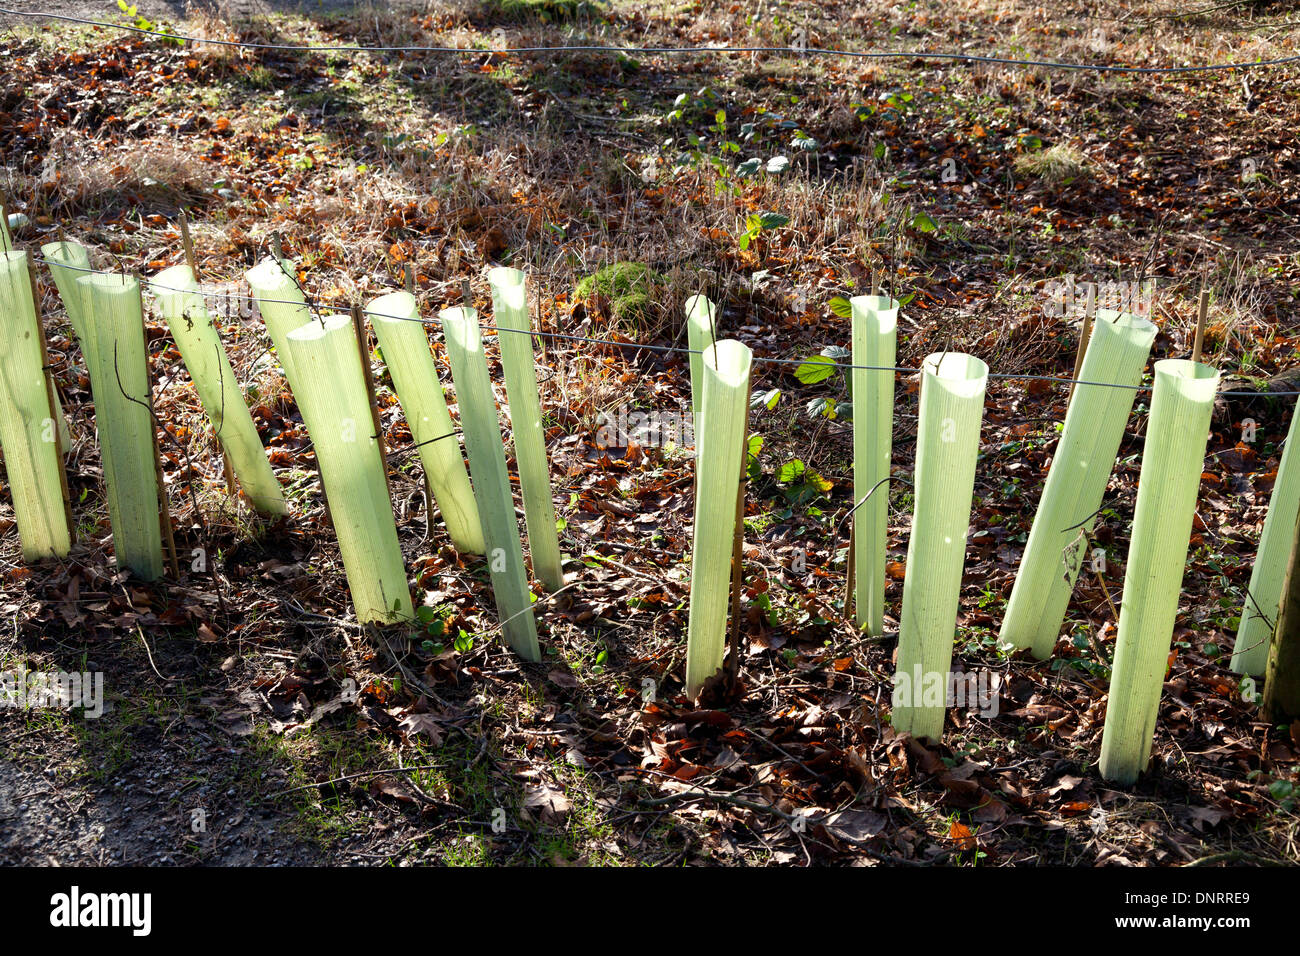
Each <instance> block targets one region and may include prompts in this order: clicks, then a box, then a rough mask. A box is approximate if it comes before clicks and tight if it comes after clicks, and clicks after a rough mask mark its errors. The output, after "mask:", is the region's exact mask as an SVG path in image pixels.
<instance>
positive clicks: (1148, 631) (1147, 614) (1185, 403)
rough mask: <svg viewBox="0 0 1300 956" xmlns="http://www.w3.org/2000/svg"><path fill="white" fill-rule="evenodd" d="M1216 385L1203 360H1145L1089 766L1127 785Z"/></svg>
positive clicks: (1159, 658) (1143, 727) (1142, 746)
mask: <svg viewBox="0 0 1300 956" xmlns="http://www.w3.org/2000/svg"><path fill="white" fill-rule="evenodd" d="M1218 387H1219V373H1218V372H1217V371H1216V370H1215V369H1213V368H1211V367H1209V366H1208V365H1201V364H1199V363H1197V362H1190V361H1187V360H1186V359H1164V360H1163V361H1160V362H1157V363H1156V364H1155V393H1154V395H1153V396H1152V398H1151V415H1150V417H1149V418H1148V421H1147V440H1146V447H1145V448H1144V449H1143V451H1142V471H1141V474H1140V475H1139V477H1138V493H1137V505H1136V509H1135V511H1134V514H1133V536H1132V540H1131V541H1130V543H1129V550H1128V561H1127V564H1126V565H1125V572H1124V597H1123V604H1122V605H1121V607H1120V614H1119V634H1118V637H1117V638H1116V644H1115V661H1114V664H1113V670H1112V672H1111V678H1110V696H1109V700H1108V703H1107V705H1106V724H1105V728H1104V729H1103V731H1102V737H1101V761H1100V764H1099V769H1100V770H1101V775H1102V776H1103V777H1104V778H1105V779H1107V780H1109V781H1111V782H1113V783H1121V784H1130V783H1133V782H1134V781H1135V780H1137V777H1138V774H1139V773H1140V772H1141V771H1142V770H1143V769H1144V768H1145V767H1146V765H1147V761H1148V759H1149V758H1150V756H1151V738H1152V734H1153V733H1154V731H1155V726H1156V716H1157V714H1158V713H1159V710H1160V691H1161V688H1162V687H1163V686H1164V679H1165V669H1166V668H1167V667H1168V660H1169V648H1170V646H1171V643H1172V641H1173V633H1174V619H1175V617H1176V616H1177V614H1178V596H1179V594H1180V592H1181V590H1182V581H1183V569H1184V565H1185V564H1186V561H1187V549H1188V544H1189V542H1190V540H1191V533H1192V518H1193V516H1194V514H1195V511H1196V494H1197V491H1198V490H1199V489H1200V484H1201V469H1202V467H1203V463H1204V459H1205V446H1206V443H1207V441H1208V440H1209V431H1210V415H1211V413H1212V412H1213V410H1214V395H1215V392H1216V391H1217V390H1218Z"/></svg>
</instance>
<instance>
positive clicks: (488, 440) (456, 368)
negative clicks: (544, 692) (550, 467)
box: [438, 307, 542, 661]
mask: <svg viewBox="0 0 1300 956" xmlns="http://www.w3.org/2000/svg"><path fill="white" fill-rule="evenodd" d="M438 318H439V320H441V322H442V327H443V332H444V334H445V335H446V340H447V356H448V358H450V359H451V377H452V381H453V382H454V383H455V385H456V399H457V403H458V404H459V405H460V423H461V428H462V430H463V431H464V433H465V451H466V452H467V453H468V454H469V471H470V475H471V476H472V477H473V479H474V491H475V494H476V496H477V498H478V501H479V518H480V519H481V520H482V522H483V538H484V541H485V542H486V543H487V563H488V574H489V575H490V576H491V578H492V594H493V596H494V597H495V598H496V602H497V614H498V616H499V617H500V619H501V629H502V631H503V632H504V633H505V637H506V642H507V643H509V645H510V646H511V647H513V648H514V650H515V653H516V654H518V655H519V656H520V657H523V658H524V659H526V660H530V661H539V660H541V659H542V654H541V649H540V648H539V647H538V645H537V621H536V619H535V618H534V617H533V606H532V601H533V596H532V593H531V592H530V591H529V590H528V577H527V575H526V574H525V572H524V553H523V547H522V545H521V544H520V542H519V522H518V521H516V520H515V503H514V498H513V496H512V495H511V494H510V477H509V475H508V474H507V473H506V453H505V444H504V442H503V441H502V439H501V428H500V425H499V424H498V422H497V405H496V399H495V398H494V397H493V395H492V380H491V378H490V377H489V376H488V367H487V356H486V355H485V354H484V352H483V337H482V334H481V333H480V331H479V325H478V313H477V312H476V311H475V310H474V309H470V308H466V307H458V308H452V309H443V310H442V311H441V312H439V313H438Z"/></svg>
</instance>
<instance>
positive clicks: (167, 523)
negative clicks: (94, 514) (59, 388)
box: [136, 278, 181, 580]
mask: <svg viewBox="0 0 1300 956" xmlns="http://www.w3.org/2000/svg"><path fill="white" fill-rule="evenodd" d="M143 289H144V280H142V279H139V278H137V279H136V293H137V294H138V295H139V296H140V333H141V334H142V335H143V336H144V376H145V381H146V382H147V383H148V385H149V389H148V392H147V393H146V395H145V398H146V399H147V401H148V405H149V426H150V428H149V432H150V434H152V435H153V473H154V478H155V479H156V480H157V482H158V526H159V527H160V528H161V529H162V536H163V540H164V541H165V542H166V543H167V558H168V562H169V563H170V565H171V569H172V578H173V579H174V580H175V579H179V578H180V576H181V568H180V563H179V562H178V561H177V559H176V537H175V536H174V535H173V534H172V511H171V504H170V503H169V502H168V500H167V485H166V484H165V483H164V482H163V467H162V447H161V446H160V445H159V442H158V416H157V415H156V414H155V413H154V407H153V386H154V380H153V368H152V367H151V366H150V364H149V323H148V322H147V321H146V320H145V311H144V292H143Z"/></svg>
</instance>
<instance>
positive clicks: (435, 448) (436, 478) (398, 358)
mask: <svg viewBox="0 0 1300 956" xmlns="http://www.w3.org/2000/svg"><path fill="white" fill-rule="evenodd" d="M367 313H368V314H369V316H370V322H371V324H372V325H373V326H374V328H375V335H376V336H378V338H379V348H380V350H381V351H382V352H383V354H384V363H385V364H386V365H387V366H388V370H389V371H390V372H391V373H392V376H393V388H394V389H395V390H396V392H397V398H398V401H400V402H401V403H402V411H403V412H404V413H405V414H406V421H407V424H408V425H410V427H411V439H412V440H413V441H414V443H415V445H416V447H417V448H418V449H419V453H420V462H421V463H422V464H423V465H424V474H425V475H426V476H427V477H428V479H429V489H430V490H431V491H432V493H433V497H434V500H435V501H436V502H437V503H438V510H439V511H440V512H442V520H443V524H445V525H446V526H447V533H448V534H450V535H451V540H452V543H453V544H454V545H455V546H456V550H457V551H464V552H467V553H470V554H482V553H483V551H484V548H485V547H486V546H485V545H484V543H483V526H482V524H481V522H480V520H479V514H478V502H477V501H475V499H474V490H473V489H472V488H471V487H470V483H469V472H467V471H466V470H465V459H464V458H463V457H461V453H460V441H459V440H458V435H457V432H456V428H455V426H454V425H452V423H451V415H450V414H449V413H448V412H447V399H446V397H445V396H444V395H443V392H442V383H441V382H440V381H439V379H438V367H437V365H435V364H434V361H433V353H432V352H431V351H430V350H429V338H428V333H427V332H426V331H425V328H424V323H423V322H421V321H420V310H419V306H418V305H417V304H416V301H415V296H413V295H411V294H410V293H409V292H394V293H392V294H391V295H383V296H380V297H379V298H377V299H374V300H373V301H372V302H371V303H370V305H369V307H368V309H367Z"/></svg>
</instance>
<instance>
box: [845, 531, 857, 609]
mask: <svg viewBox="0 0 1300 956" xmlns="http://www.w3.org/2000/svg"><path fill="white" fill-rule="evenodd" d="M857 543H858V516H857V514H853V515H851V516H850V517H849V553H848V557H847V558H846V559H845V562H844V563H845V564H846V565H847V567H846V568H845V570H846V571H847V577H846V579H845V581H844V618H845V620H848V619H850V618H851V617H852V616H853V601H854V598H855V594H854V592H855V591H856V590H857V588H855V587H854V584H855V582H854V580H853V574H854V572H855V571H857V562H856V561H855V560H854V557H853V554H854V552H855V551H857V550H858V544H857Z"/></svg>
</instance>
